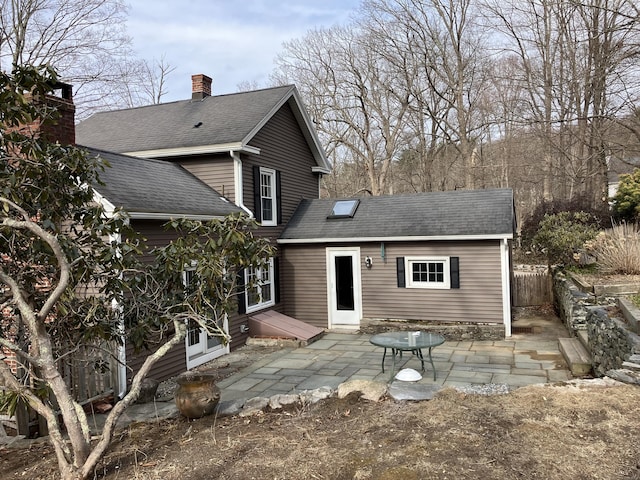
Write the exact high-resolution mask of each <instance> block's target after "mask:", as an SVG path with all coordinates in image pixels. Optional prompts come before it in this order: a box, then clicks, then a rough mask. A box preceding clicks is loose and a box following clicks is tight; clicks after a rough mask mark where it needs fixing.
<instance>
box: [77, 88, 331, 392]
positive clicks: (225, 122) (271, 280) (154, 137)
mask: <svg viewBox="0 0 640 480" xmlns="http://www.w3.org/2000/svg"><path fill="white" fill-rule="evenodd" d="M211 84H212V81H211V78H209V77H207V76H206V75H194V76H193V77H192V98H191V99H189V100H184V101H177V102H170V103H166V104H158V105H149V106H146V107H139V108H131V109H125V110H116V111H109V112H102V113H97V114H95V115H93V116H92V117H90V118H88V119H87V120H85V121H83V122H81V123H80V124H78V125H77V127H76V139H77V144H78V145H79V146H84V147H86V148H88V149H90V151H91V152H94V153H96V154H99V155H100V156H101V157H103V158H105V159H106V160H108V161H109V162H110V163H111V165H112V167H113V168H110V169H107V171H106V172H105V173H104V174H103V175H102V179H103V180H104V182H105V186H104V187H98V188H97V189H96V190H97V193H98V194H99V195H100V196H102V198H103V199H104V201H105V202H106V204H107V205H111V206H113V207H124V208H126V209H127V210H128V211H129V212H130V214H131V217H132V226H133V227H134V229H136V230H138V231H139V232H140V233H142V235H143V236H144V237H146V238H147V239H148V243H149V245H150V246H158V245H162V244H165V243H166V242H167V241H169V239H168V238H167V236H166V235H167V234H166V232H165V231H164V229H163V228H162V225H163V223H164V222H165V221H167V220H168V219H169V218H172V217H178V216H186V217H189V218H201V219H208V218H215V217H217V216H222V215H225V214H227V213H231V212H233V211H244V212H246V213H247V215H250V216H252V217H255V219H256V221H257V222H258V223H259V225H260V227H259V228H258V229H257V231H256V233H255V234H256V235H259V236H262V237H266V238H268V239H270V240H271V241H272V242H273V243H274V244H275V242H276V240H277V239H278V238H279V237H280V235H281V233H282V231H283V230H284V227H285V226H286V225H287V223H288V222H289V220H290V218H291V217H292V215H293V214H294V211H295V210H296V208H297V206H298V204H299V202H300V201H301V200H303V199H310V198H318V197H319V194H320V179H321V176H322V175H323V174H326V173H329V172H330V165H329V162H328V161H327V159H326V157H325V154H324V152H323V150H322V148H321V146H320V142H319V140H318V138H317V136H316V133H315V130H314V129H313V126H312V123H311V120H310V119H309V117H308V115H307V113H306V111H305V109H304V107H303V105H302V101H301V99H300V96H299V94H298V92H297V90H296V88H295V87H294V86H291V85H289V86H284V87H276V88H268V89H263V90H256V91H251V92H244V93H236V94H229V95H219V96H211ZM280 258H281V256H280V254H278V255H276V257H274V258H272V259H270V262H269V266H268V268H267V269H265V270H264V271H259V270H257V269H256V270H255V271H245V275H246V276H247V279H248V276H250V275H255V276H257V277H258V278H261V280H262V281H261V283H260V285H257V286H255V287H254V288H253V289H251V291H248V290H247V291H245V293H244V295H242V296H241V297H240V298H239V300H238V313H237V314H236V315H234V316H232V317H231V318H229V319H228V325H227V326H226V327H227V328H228V333H229V334H230V335H231V344H230V345H229V346H226V347H223V346H221V345H220V344H219V343H218V342H217V341H216V339H213V338H207V336H206V334H204V332H203V331H200V330H198V331H190V332H189V334H188V335H187V338H186V340H185V344H184V345H182V346H181V347H180V348H176V349H174V350H173V351H171V352H170V353H169V354H168V355H167V356H166V357H165V358H163V359H162V360H161V361H160V362H158V363H157V364H156V366H155V367H154V369H153V371H152V372H151V376H152V377H154V378H157V379H159V380H162V379H165V378H168V377H170V376H173V375H175V374H177V373H180V372H182V371H184V370H186V369H190V368H193V367H196V366H198V365H200V364H202V363H205V362H207V361H209V360H211V359H213V358H216V357H217V356H219V355H222V354H224V353H226V352H228V350H229V348H231V349H233V348H236V347H238V346H240V345H243V344H244V343H245V341H246V339H247V337H248V334H249V332H248V323H249V316H250V315H253V314H256V313H258V312H261V311H265V310H276V311H280V312H282V311H284V304H283V302H282V301H281V298H280V290H281V289H280V285H281V282H280ZM127 364H128V366H129V367H131V368H133V369H134V371H135V370H136V368H137V360H135V359H133V360H132V357H131V352H128V353H127Z"/></svg>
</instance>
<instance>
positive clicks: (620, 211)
mask: <svg viewBox="0 0 640 480" xmlns="http://www.w3.org/2000/svg"><path fill="white" fill-rule="evenodd" d="M611 208H612V209H613V213H614V215H615V217H616V218H617V219H619V220H628V221H637V220H639V219H640V169H638V168H636V169H635V170H634V171H633V173H631V174H625V175H620V184H619V185H618V191H617V192H616V194H615V195H614V196H613V203H612V206H611Z"/></svg>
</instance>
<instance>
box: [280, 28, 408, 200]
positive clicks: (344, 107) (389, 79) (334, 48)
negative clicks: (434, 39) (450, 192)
mask: <svg viewBox="0 0 640 480" xmlns="http://www.w3.org/2000/svg"><path fill="white" fill-rule="evenodd" d="M379 48H380V45H379V43H378V40H377V38H376V37H374V36H372V35H370V34H368V33H367V32H364V31H361V30H360V29H357V28H355V27H353V28H352V27H334V28H331V29H329V30H316V31H313V32H310V33H308V34H307V36H306V37H305V38H303V39H301V40H294V41H291V42H288V43H286V44H285V46H284V52H283V53H282V54H280V55H279V57H278V60H277V65H278V70H277V71H276V72H275V73H274V76H273V77H274V80H275V81H276V82H278V83H295V84H296V85H297V86H298V88H299V89H300V90H301V93H302V95H303V96H304V97H305V99H306V100H307V107H308V108H309V110H310V112H311V115H312V117H313V118H314V119H315V121H316V128H317V129H318V132H319V133H320V135H321V136H322V138H323V140H324V142H325V145H326V146H327V148H328V151H329V154H330V155H333V154H334V153H338V152H339V154H340V155H339V158H341V159H342V161H347V162H351V163H353V164H355V165H358V167H359V170H360V172H361V174H362V175H364V176H366V178H367V183H368V185H367V188H366V190H367V191H368V192H370V193H371V194H372V195H381V194H384V193H386V192H387V189H388V185H387V176H388V174H389V169H390V167H391V162H392V161H393V159H394V158H397V157H398V156H399V154H400V152H401V150H402V147H403V141H402V140H403V135H404V123H405V122H404V119H405V116H406V115H407V112H408V107H409V105H408V93H407V92H406V91H404V90H402V89H396V88H394V87H395V85H396V84H395V71H394V70H393V69H391V68H390V65H389V64H388V62H386V61H385V59H384V58H381V57H380V55H378V53H377V52H378V49H379ZM351 193H352V194H356V193H358V192H357V191H353V192H351Z"/></svg>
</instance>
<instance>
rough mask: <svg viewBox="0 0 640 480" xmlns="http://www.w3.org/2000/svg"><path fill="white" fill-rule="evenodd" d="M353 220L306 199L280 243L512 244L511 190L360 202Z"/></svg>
mask: <svg viewBox="0 0 640 480" xmlns="http://www.w3.org/2000/svg"><path fill="white" fill-rule="evenodd" d="M359 200H360V203H359V205H358V207H357V209H356V211H355V214H354V215H353V217H352V218H351V217H346V218H328V217H330V215H331V212H332V209H333V206H334V204H335V202H336V199H320V200H303V201H302V202H301V203H300V205H299V206H298V208H297V210H296V212H295V213H294V215H293V218H292V219H291V221H290V222H289V224H288V225H287V228H286V229H285V230H284V232H283V233H282V235H281V236H280V238H279V239H278V243H324V242H327V243H330V242H357V241H383V240H385V241H391V240H399V241H400V240H455V239H460V240H472V239H510V238H513V235H514V230H515V216H514V206H513V192H512V190H510V189H492V190H455V191H450V192H429V193H418V194H412V195H389V196H380V197H365V198H360V199H359Z"/></svg>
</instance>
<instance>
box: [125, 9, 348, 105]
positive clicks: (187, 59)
mask: <svg viewBox="0 0 640 480" xmlns="http://www.w3.org/2000/svg"><path fill="white" fill-rule="evenodd" d="M357 4H358V1H357V0H350V1H349V0H330V1H324V2H317V1H312V0H252V1H247V0H244V1H239V0H233V1H231V0H215V1H213V2H212V1H210V0H209V1H207V0H187V1H183V2H180V3H179V7H177V6H176V3H175V2H169V1H167V0H138V1H136V2H135V5H134V6H133V7H132V8H131V10H130V15H129V22H128V30H129V34H130V35H131V36H132V38H133V41H134V45H133V46H134V48H135V49H136V51H137V53H138V55H139V56H140V57H142V58H144V59H147V60H152V59H153V58H156V59H159V58H160V57H162V56H163V55H164V56H165V58H166V61H167V62H168V63H169V64H171V65H172V66H174V67H176V69H175V71H174V72H173V73H172V74H171V75H170V77H169V81H168V90H169V93H168V95H167V96H166V97H164V98H163V100H164V101H170V100H176V99H184V98H188V97H189V96H190V94H191V90H190V88H191V75H192V74H195V73H204V74H207V75H209V76H211V77H213V79H214V86H213V89H214V93H215V94H218V93H230V92H234V91H236V87H237V85H238V84H239V83H240V82H246V81H250V82H258V83H259V84H261V86H266V81H267V79H268V76H269V74H270V72H271V71H272V69H273V60H274V58H275V57H276V55H277V54H278V52H280V51H281V49H282V44H283V42H285V41H288V40H291V39H294V38H300V37H302V36H304V34H305V33H306V32H308V31H309V30H311V29H313V28H315V27H329V26H331V25H334V24H337V23H343V22H345V21H347V19H348V17H349V15H350V14H351V12H352V11H353V9H354V8H355V7H356V6H357Z"/></svg>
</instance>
